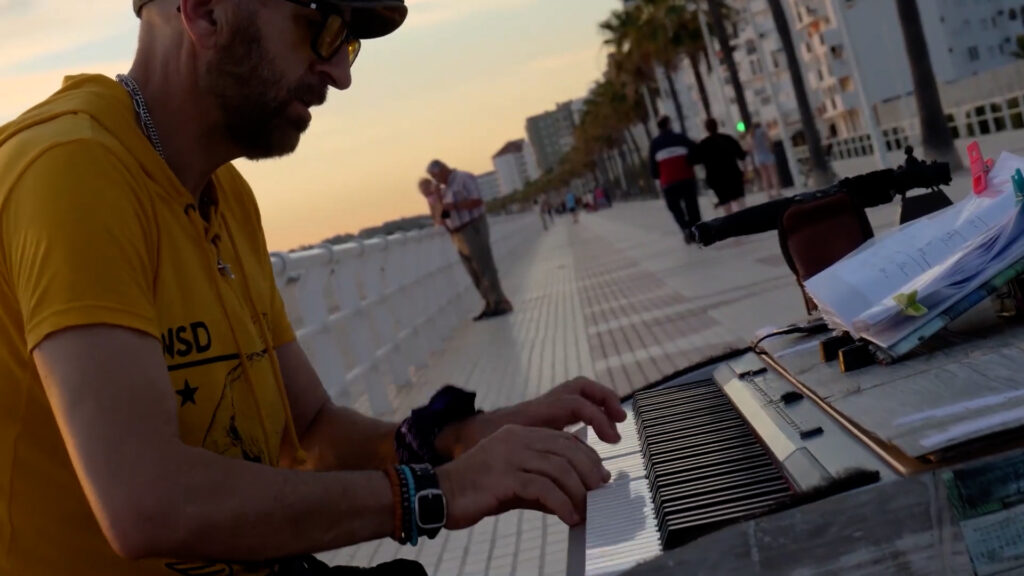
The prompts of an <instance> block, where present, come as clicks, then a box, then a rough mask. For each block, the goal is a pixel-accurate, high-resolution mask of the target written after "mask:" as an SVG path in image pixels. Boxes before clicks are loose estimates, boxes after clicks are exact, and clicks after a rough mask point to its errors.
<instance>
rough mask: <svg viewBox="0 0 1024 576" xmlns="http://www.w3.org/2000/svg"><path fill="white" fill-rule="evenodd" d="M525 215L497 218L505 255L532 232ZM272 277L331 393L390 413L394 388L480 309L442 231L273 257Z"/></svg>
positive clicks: (498, 253)
mask: <svg viewBox="0 0 1024 576" xmlns="http://www.w3.org/2000/svg"><path fill="white" fill-rule="evenodd" d="M527 222H528V220H527V219H526V217H523V216H504V217H494V218H492V219H491V243H492V249H493V250H494V253H495V257H496V258H503V257H505V256H506V255H508V254H509V253H510V252H512V250H514V249H515V248H516V247H518V246H519V245H520V244H521V243H522V242H523V241H524V240H526V239H527V238H530V237H532V232H531V230H532V229H531V228H530V226H528V225H527ZM271 264H272V266H273V271H274V279H275V282H276V283H277V286H278V289H279V291H280V292H281V296H282V299H283V300H284V302H285V306H286V308H287V312H288V316H289V319H290V320H291V322H292V325H293V327H294V329H295V332H296V336H297V337H298V339H299V343H300V345H301V346H302V347H303V350H305V351H306V353H307V355H308V356H309V358H310V362H311V363H312V364H313V367H314V369H315V370H316V372H317V374H318V375H319V376H320V379H321V381H322V382H323V384H324V387H325V388H326V389H327V391H328V393H329V394H330V395H331V398H332V399H333V400H334V401H335V402H337V403H338V404H348V405H351V404H352V402H353V398H354V396H353V387H355V388H356V389H357V390H360V389H361V390H365V391H366V395H367V398H368V400H369V404H370V410H371V411H372V412H373V413H374V414H377V415H391V413H392V411H393V406H392V404H391V388H392V387H393V386H403V385H407V384H409V383H411V382H412V374H413V369H414V368H418V367H419V366H421V365H423V364H425V363H426V362H428V361H429V358H430V357H431V355H432V354H434V353H435V352H437V351H438V350H439V349H440V348H441V347H442V346H443V345H444V343H445V342H446V341H447V340H448V338H450V337H451V335H452V332H453V331H454V329H455V328H456V327H457V326H459V325H461V324H462V323H463V322H464V321H466V320H467V319H468V317H469V316H470V315H471V314H475V313H476V312H477V310H476V306H477V305H478V303H479V298H478V297H477V294H476V291H475V290H473V289H471V288H472V282H471V280H470V278H469V275H468V274H467V273H466V271H465V270H464V267H463V264H462V261H461V258H460V256H459V255H458V253H457V252H456V250H455V248H454V246H452V243H451V240H450V238H449V236H448V234H447V233H446V232H445V231H443V230H441V229H439V228H434V229H431V230H425V231H418V232H413V233H409V234H399V235H395V236H392V237H391V238H389V239H386V238H376V239H372V240H368V241H365V242H360V243H350V244H346V245H344V246H338V247H330V246H326V245H325V246H321V247H318V248H315V249H312V250H307V251H304V252H299V253H293V254H283V253H275V254H272V255H271Z"/></svg>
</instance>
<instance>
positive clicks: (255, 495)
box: [119, 446, 394, 562]
mask: <svg viewBox="0 0 1024 576" xmlns="http://www.w3.org/2000/svg"><path fill="white" fill-rule="evenodd" d="M171 456H172V457H171V458H169V459H168V460H169V461H168V462H166V463H165V464H164V465H163V466H158V465H155V466H145V467H138V468H137V469H138V470H140V471H146V472H144V474H146V475H147V476H150V477H147V478H145V479H137V482H135V483H133V484H134V486H135V487H136V488H135V489H136V490H137V489H138V486H139V485H140V483H141V485H142V486H143V487H144V488H148V489H149V494H150V496H149V497H148V501H149V502H146V501H143V502H135V504H136V505H137V506H136V507H137V508H138V507H143V508H144V510H143V511H141V512H140V511H138V510H137V509H136V510H135V511H132V514H133V516H131V518H132V521H131V522H130V523H129V524H128V525H127V526H125V525H124V524H122V525H121V527H122V529H123V530H131V531H132V532H134V534H131V533H129V534H128V535H127V536H126V537H127V538H128V542H130V543H131V544H130V545H129V546H128V547H127V551H126V550H124V549H122V550H119V551H120V552H121V553H122V554H126V555H129V556H132V557H159V558H186V559H188V558H206V559H215V560H222V561H240V562H241V561H257V560H268V559H276V558H285V557H289V556H294V555H298V554H307V553H314V552H321V551H324V550H332V549H336V548H340V547H343V546H347V545H351V544H356V543H359V542H365V541H369V540H374V539H378V538H383V537H386V536H388V535H390V534H391V532H392V528H393V526H392V523H393V518H394V512H393V497H392V492H391V486H390V483H389V481H388V479H387V476H386V475H385V474H384V473H383V472H374V471H367V472H334V473H319V472H303V471H295V470H282V469H276V468H271V467H269V466H265V465H260V464H254V463H249V462H245V461H241V460H232V459H227V458H224V457H223V456H219V455H216V454H212V453H210V452H207V451H205V450H202V449H199V448H190V447H186V446H181V448H180V449H178V450H174V451H173V452H172V454H171ZM138 505H141V506H138ZM135 539H138V540H135ZM121 547H122V548H125V546H124V543H123V542H122V543H121Z"/></svg>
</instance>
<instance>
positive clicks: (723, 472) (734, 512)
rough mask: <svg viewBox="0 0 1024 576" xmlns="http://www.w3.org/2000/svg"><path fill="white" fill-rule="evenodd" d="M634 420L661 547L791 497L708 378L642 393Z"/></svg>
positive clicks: (771, 463) (784, 482)
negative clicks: (702, 380)
mask: <svg viewBox="0 0 1024 576" xmlns="http://www.w3.org/2000/svg"><path fill="white" fill-rule="evenodd" d="M633 419H634V422H635V428H636V434H635V437H636V439H637V442H638V443H639V445H640V455H641V457H642V460H643V468H644V470H645V475H646V478H647V483H648V488H649V492H650V495H651V504H652V508H653V513H654V515H655V518H656V520H657V526H658V531H659V533H660V537H661V541H662V545H663V547H664V549H666V550H669V549H671V548H673V547H675V546H679V545H682V544H685V543H686V542H689V541H691V540H692V539H694V538H697V537H700V536H701V535H703V534H706V533H708V532H709V531H712V530H714V529H716V528H717V527H720V526H723V525H725V524H728V523H730V522H732V521H737V520H738V519H742V518H747V517H751V516H753V515H756V514H757V513H759V512H763V511H764V510H767V509H769V508H771V507H772V506H774V505H776V504H778V503H780V502H785V501H786V500H787V499H788V498H790V497H791V496H792V487H791V485H790V484H789V482H788V481H787V480H786V477H785V475H784V474H783V473H782V472H781V470H780V469H779V468H778V465H777V464H776V463H775V461H774V460H773V459H772V457H771V455H770V454H769V453H768V452H767V451H766V450H765V448H764V446H762V445H761V443H760V442H759V440H758V439H757V437H756V436H755V435H754V433H753V431H752V430H751V429H750V426H749V425H748V424H747V422H746V420H744V419H743V417H742V416H741V415H740V414H739V413H738V412H736V410H735V408H734V407H733V405H732V403H731V402H730V401H729V399H728V398H727V397H726V396H725V394H723V393H722V391H721V389H720V388H719V387H718V385H717V384H715V383H714V382H713V381H710V380H708V381H704V382H698V383H694V384H689V385H683V386H677V387H669V388H664V389H660V390H654V391H647V392H640V393H638V394H636V395H635V396H634V399H633ZM634 470H635V468H634Z"/></svg>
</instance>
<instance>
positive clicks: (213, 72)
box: [202, 8, 327, 160]
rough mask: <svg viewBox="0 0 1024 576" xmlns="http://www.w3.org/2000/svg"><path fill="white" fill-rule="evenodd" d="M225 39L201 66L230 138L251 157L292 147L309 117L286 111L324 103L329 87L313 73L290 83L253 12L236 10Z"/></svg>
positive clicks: (288, 150)
mask: <svg viewBox="0 0 1024 576" xmlns="http://www.w3.org/2000/svg"><path fill="white" fill-rule="evenodd" d="M232 28H233V29H232V31H231V33H230V35H229V37H228V41H227V42H226V43H225V45H223V46H222V47H221V48H220V50H218V51H217V52H215V53H214V55H213V56H212V57H211V59H210V61H209V62H208V64H207V66H206V67H205V68H204V74H203V78H202V82H203V87H204V88H205V89H206V90H207V91H208V92H209V93H210V94H211V95H212V96H213V98H214V101H215V102H216V105H217V108H218V112H219V113H220V117H221V118H222V120H223V123H224V129H225V132H226V134H227V136H228V139H229V141H230V142H231V143H232V144H233V145H234V146H235V147H237V148H238V149H239V150H241V152H242V155H243V156H244V157H246V158H248V159H250V160H260V159H265V158H274V157H278V156H284V155H287V154H290V153H292V152H294V151H295V149H296V148H297V147H298V145H299V137H300V136H301V135H302V133H303V132H305V131H306V129H307V128H309V118H308V117H306V116H304V115H300V116H296V115H295V114H294V113H289V109H290V108H292V107H293V106H294V105H295V103H296V102H303V103H306V104H322V103H323V102H324V101H325V100H326V98H327V87H326V86H325V85H324V83H323V81H322V80H320V79H319V78H317V77H316V76H315V75H312V74H309V75H308V76H307V77H305V78H300V79H298V80H296V81H293V82H289V81H288V80H287V79H286V78H285V75H284V74H283V73H281V72H280V71H278V70H276V69H275V67H274V64H275V62H274V58H273V57H272V56H271V55H270V53H269V51H268V50H267V49H266V46H265V43H264V41H263V37H262V35H261V33H260V28H259V22H258V20H257V17H256V13H255V10H252V9H247V8H240V10H239V12H238V18H236V19H235V20H234V26H233V27H232Z"/></svg>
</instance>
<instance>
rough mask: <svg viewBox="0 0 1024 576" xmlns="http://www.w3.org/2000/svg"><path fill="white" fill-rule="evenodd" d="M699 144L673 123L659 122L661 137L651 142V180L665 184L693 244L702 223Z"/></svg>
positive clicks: (671, 208) (672, 206)
mask: <svg viewBox="0 0 1024 576" xmlns="http://www.w3.org/2000/svg"><path fill="white" fill-rule="evenodd" d="M696 154H697V143H696V142H694V141H693V140H690V139H689V138H687V137H686V136H684V135H682V134H679V133H678V132H673V131H672V120H671V119H670V118H669V117H668V116H662V117H661V118H660V119H659V120H658V135H657V136H656V137H655V138H654V139H653V140H651V150H650V156H651V159H650V160H651V178H653V179H655V180H657V181H658V182H659V184H660V185H661V191H662V193H663V194H664V195H665V204H667V205H668V211H669V212H671V213H672V217H673V218H675V220H676V223H677V224H679V228H681V229H682V231H683V238H684V239H685V240H686V243H687V244H690V243H692V242H693V231H692V230H693V227H694V226H695V225H696V224H697V223H698V222H700V221H701V216H700V205H699V204H698V203H697V176H696V174H695V173H694V171H693V165H694V164H695V163H696V162H697V158H696Z"/></svg>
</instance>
